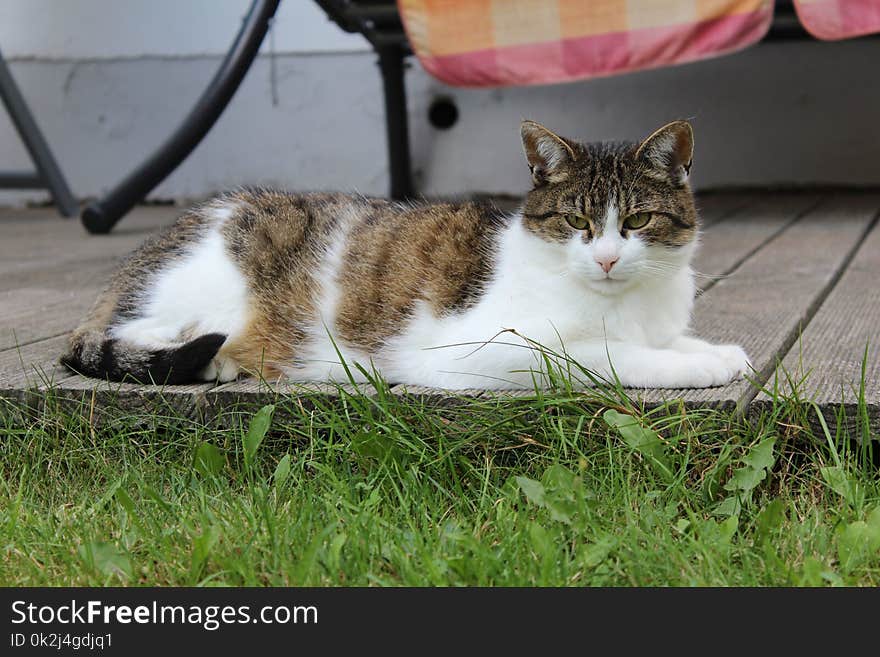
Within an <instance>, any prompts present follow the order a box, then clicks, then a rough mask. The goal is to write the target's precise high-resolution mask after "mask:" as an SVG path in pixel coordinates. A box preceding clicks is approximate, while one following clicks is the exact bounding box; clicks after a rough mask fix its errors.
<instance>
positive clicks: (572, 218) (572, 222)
mask: <svg viewBox="0 0 880 657" xmlns="http://www.w3.org/2000/svg"><path fill="white" fill-rule="evenodd" d="M565 220H566V221H567V222H568V225H569V226H571V227H572V228H574V229H575V230H583V229H584V228H586V227H587V226H589V225H590V220H589V219H588V218H587V217H584V216H582V215H579V214H567V215H565Z"/></svg>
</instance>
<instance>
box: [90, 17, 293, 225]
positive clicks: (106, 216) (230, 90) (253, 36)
mask: <svg viewBox="0 0 880 657" xmlns="http://www.w3.org/2000/svg"><path fill="white" fill-rule="evenodd" d="M280 1H281V0H254V1H253V3H252V4H251V7H250V9H249V10H248V13H247V16H246V17H245V18H244V20H243V21H242V25H241V29H240V30H239V32H238V35H237V36H236V37H235V41H234V42H233V44H232V46H231V47H230V48H229V51H228V52H227V53H226V57H225V58H224V59H223V63H222V64H220V68H219V69H218V70H217V73H215V74H214V77H213V79H212V80H211V82H210V84H209V85H208V87H207V88H206V89H205V91H204V92H203V93H202V95H201V97H200V98H199V99H198V101H197V102H196V104H195V106H194V107H193V108H192V110H191V111H190V113H189V114H188V115H187V117H186V118H185V119H184V120H183V123H181V124H180V126H179V127H178V128H177V130H175V131H174V133H173V134H172V135H171V137H169V138H168V139H167V140H166V141H165V143H164V144H162V146H160V147H159V149H158V150H157V151H156V152H155V153H153V155H151V156H150V157H149V158H148V159H147V160H146V161H145V162H144V163H143V164H141V165H140V166H139V167H138V168H137V169H135V170H134V171H133V172H132V173H130V174H129V175H128V177H127V178H125V179H124V180H123V181H122V182H121V183H119V184H118V185H117V186H116V187H115V188H114V189H113V190H112V191H110V193H109V194H107V195H106V196H105V197H104V198H102V199H100V200H98V201H95V202H93V203H90V204H89V205H88V206H86V208H85V210H83V213H82V223H83V225H84V226H85V227H86V230H88V231H89V232H90V233H109V232H110V230H111V229H112V228H113V226H115V225H116V222H117V221H119V220H120V219H121V218H122V216H123V215H124V214H125V213H126V212H128V211H129V210H131V208H133V207H134V205H135V204H136V203H138V202H139V201H141V200H143V198H144V197H145V196H146V195H147V194H149V193H150V191H151V190H152V189H153V188H154V187H156V185H158V184H159V183H160V182H162V180H164V179H165V178H166V177H167V176H168V174H170V173H171V172H172V171H174V169H175V168H177V166H178V165H180V163H181V162H183V160H184V159H186V157H187V155H189V154H190V153H191V152H192V151H193V149H194V148H195V147H196V146H197V145H198V144H199V142H200V141H201V140H202V138H204V136H205V135H206V134H207V133H208V131H209V130H210V129H211V127H212V126H213V125H214V123H215V122H216V121H217V119H218V118H219V117H220V115H221V114H222V113H223V110H224V109H226V106H227V105H228V104H229V101H230V100H231V99H232V97H233V96H234V95H235V92H236V90H237V89H238V87H239V85H240V84H241V81H242V80H243V79H244V76H245V74H246V73H247V72H248V69H249V68H250V65H251V63H252V62H253V60H254V58H255V57H256V56H257V52H258V51H259V49H260V44H261V43H262V41H263V37H265V36H266V32H267V31H268V29H269V23H270V21H271V19H272V17H273V16H274V15H275V11H276V10H277V9H278V4H279V3H280Z"/></svg>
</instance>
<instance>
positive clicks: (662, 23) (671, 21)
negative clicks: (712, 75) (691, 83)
mask: <svg viewBox="0 0 880 657" xmlns="http://www.w3.org/2000/svg"><path fill="white" fill-rule="evenodd" d="M818 1H820V2H821V0H818ZM841 1H843V0H841ZM864 1H868V0H864ZM875 1H876V0H875ZM398 7H399V9H400V14H401V17H402V18H403V22H404V25H405V28H406V32H407V36H408V37H409V40H410V43H411V44H412V47H413V50H414V52H415V53H416V55H417V56H418V58H419V60H420V61H421V63H422V65H423V66H424V67H425V69H426V70H427V71H428V72H429V73H431V74H432V75H434V76H435V77H437V78H439V79H440V80H442V81H443V82H445V83H447V84H450V85H455V86H463V87H491V86H506V85H517V86H519V85H529V84H548V83H555V82H568V81H571V80H581V79H585V78H591V77H597V76H603V75H611V74H614V73H622V72H625V71H637V70H641V69H647V68H656V67H659V66H668V65H671V64H681V63H684V62H692V61H697V60H700V59H705V58H708V57H714V56H717V55H721V54H724V53H729V52H733V51H735V50H739V49H741V48H745V47H746V46H749V45H751V44H753V43H755V42H756V41H759V40H760V39H761V38H763V36H764V35H765V34H766V32H767V30H768V28H769V26H770V22H771V20H772V14H773V0H398Z"/></svg>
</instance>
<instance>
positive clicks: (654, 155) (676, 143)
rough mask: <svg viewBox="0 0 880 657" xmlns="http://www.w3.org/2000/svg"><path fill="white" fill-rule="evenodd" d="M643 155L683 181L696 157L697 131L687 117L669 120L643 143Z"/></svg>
mask: <svg viewBox="0 0 880 657" xmlns="http://www.w3.org/2000/svg"><path fill="white" fill-rule="evenodd" d="M639 158H641V159H642V160H644V161H645V162H646V163H647V164H648V165H650V167H651V168H652V169H653V170H654V171H657V172H659V173H661V175H663V176H665V177H668V178H669V179H670V180H671V181H672V182H673V183H674V184H676V185H683V184H684V183H685V181H686V180H687V179H688V176H689V175H690V173H691V162H692V161H693V158H694V131H693V128H691V124H690V123H688V122H687V121H673V122H672V123H668V124H666V125H665V126H663V127H662V128H660V129H659V130H657V131H656V132H655V133H654V134H652V135H651V136H650V137H648V138H647V139H646V140H645V141H643V142H642V143H641V145H640V146H639V148H638V150H637V151H636V159H639Z"/></svg>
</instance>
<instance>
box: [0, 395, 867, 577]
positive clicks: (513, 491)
mask: <svg viewBox="0 0 880 657" xmlns="http://www.w3.org/2000/svg"><path fill="white" fill-rule="evenodd" d="M557 383H559V382H557ZM563 383H564V382H563ZM376 385H377V387H378V393H377V394H376V395H373V396H365V395H361V394H350V393H347V392H345V390H342V389H340V391H339V396H338V397H335V398H334V397H329V396H322V395H317V394H314V395H305V396H301V397H297V398H293V397H279V398H278V399H277V400H276V402H275V404H274V405H273V406H266V407H265V408H263V409H262V410H260V411H259V412H254V410H255V409H251V410H250V411H247V410H229V411H227V412H225V413H224V414H223V415H222V416H221V417H220V418H219V419H218V418H215V419H214V420H212V421H211V422H207V423H205V422H201V423H200V422H195V421H187V420H185V419H183V418H180V417H174V416H173V414H169V415H168V416H167V417H162V416H158V415H150V416H143V415H142V416H138V417H133V416H125V415H124V414H121V413H115V414H110V415H108V416H107V417H106V418H105V419H104V421H102V422H94V417H92V421H91V423H90V419H89V418H90V416H91V414H90V412H89V410H88V408H87V407H86V408H84V409H77V408H72V407H70V406H69V405H63V404H59V403H57V400H55V399H54V398H53V395H52V394H51V393H49V394H48V395H47V398H46V400H45V403H44V404H43V405H42V410H40V411H39V412H38V413H34V412H32V411H31V412H25V411H24V410H23V408H21V407H20V406H16V405H15V404H12V403H10V402H2V401H0V440H2V443H0V444H2V449H0V584H3V585H12V586H19V585H111V584H112V585H119V584H122V585H319V586H324V585H391V586H393V585H502V586H507V585H528V586H531V585H553V586H566V585H573V586H585V585H613V586H617V585H624V586H628V585H638V586H644V585H660V586H667V585H671V586H680V585H684V586H691V585H722V586H725V585H735V586H740V585H757V586H766V585H771V586H776V585H781V586H788V585H840V584H843V585H865V586H876V585H878V584H880V477H878V470H877V465H876V460H877V459H876V454H874V453H873V450H874V446H873V445H872V442H873V441H872V440H862V441H861V442H860V443H859V442H856V441H852V440H850V439H851V438H862V439H864V438H865V437H866V436H867V432H868V429H867V426H868V425H867V422H865V423H862V424H861V425H860V426H859V427H857V428H856V429H854V430H853V431H854V432H856V433H858V434H859V435H858V436H850V435H848V434H847V433H846V432H845V431H843V430H841V429H838V423H836V422H831V426H830V427H829V426H828V423H826V424H825V425H824V426H823V425H822V422H820V421H819V419H818V416H817V411H816V409H815V408H814V407H812V406H811V405H810V404H809V403H807V402H804V401H802V400H800V399H798V398H797V395H795V394H791V395H788V396H781V395H780V394H779V393H778V391H776V392H775V393H774V394H775V395H776V398H775V400H774V403H773V404H772V406H767V407H766V409H765V410H764V411H763V412H762V413H761V414H760V415H759V416H758V415H753V416H751V417H749V418H747V419H742V418H737V417H736V416H735V415H734V414H732V413H731V412H729V411H722V410H685V409H684V408H682V407H680V406H679V405H675V404H672V405H669V406H665V407H662V408H659V409H654V410H652V411H650V412H641V411H638V410H635V409H634V408H633V406H632V404H631V403H630V402H629V400H627V399H626V397H625V395H623V394H622V391H620V390H619V389H615V388H614V387H613V386H612V387H610V388H606V389H603V390H602V391H601V392H600V391H592V392H590V393H587V394H580V393H574V392H571V391H570V390H567V389H566V386H565V385H557V386H556V390H555V391H554V392H548V393H541V394H536V395H534V396H531V397H527V398H519V399H510V398H508V399H458V400H456V401H455V402H454V403H451V404H448V405H446V406H440V405H438V404H436V403H432V402H431V401H430V400H419V399H417V398H412V397H404V396H395V395H392V394H390V392H389V390H388V388H387V386H385V385H384V384H383V383H382V382H381V381H378V380H377V381H376ZM865 418H867V415H866V414H865ZM811 427H813V428H811ZM816 427H818V428H816Z"/></svg>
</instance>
